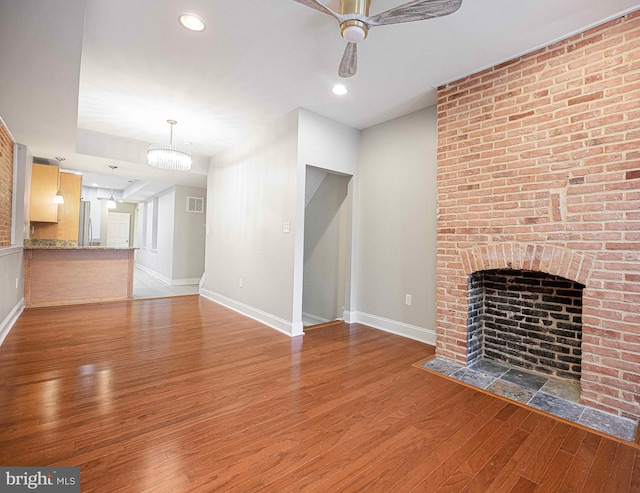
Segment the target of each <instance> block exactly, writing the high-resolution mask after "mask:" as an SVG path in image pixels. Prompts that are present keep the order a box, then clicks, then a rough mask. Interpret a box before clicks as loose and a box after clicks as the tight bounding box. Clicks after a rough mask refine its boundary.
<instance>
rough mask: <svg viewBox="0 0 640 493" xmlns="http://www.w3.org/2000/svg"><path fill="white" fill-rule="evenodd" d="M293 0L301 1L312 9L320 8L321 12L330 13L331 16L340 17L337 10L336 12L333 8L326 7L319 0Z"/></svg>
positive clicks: (295, 0)
mask: <svg viewBox="0 0 640 493" xmlns="http://www.w3.org/2000/svg"><path fill="white" fill-rule="evenodd" d="M293 1H294V2H298V3H301V4H302V5H306V6H307V7H310V8H312V9H315V10H318V11H319V12H322V13H323V14H327V15H330V16H331V17H334V18H336V19H337V18H338V14H337V13H336V12H334V11H333V10H331V9H330V8H328V7H325V6H324V5H322V4H321V3H320V2H318V1H317V0H293Z"/></svg>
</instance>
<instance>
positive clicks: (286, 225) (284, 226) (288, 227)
mask: <svg viewBox="0 0 640 493" xmlns="http://www.w3.org/2000/svg"><path fill="white" fill-rule="evenodd" d="M290 231H291V223H289V221H285V222H283V223H282V232H283V233H289V232H290Z"/></svg>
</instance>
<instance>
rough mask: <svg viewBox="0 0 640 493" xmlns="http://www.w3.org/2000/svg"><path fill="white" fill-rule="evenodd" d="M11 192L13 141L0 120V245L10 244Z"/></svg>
mask: <svg viewBox="0 0 640 493" xmlns="http://www.w3.org/2000/svg"><path fill="white" fill-rule="evenodd" d="M12 194H13V142H12V141H11V137H10V136H9V132H8V130H7V128H6V127H5V126H4V125H3V124H2V122H0V247H2V246H8V245H11V214H12V210H11V209H12V208H11V197H12Z"/></svg>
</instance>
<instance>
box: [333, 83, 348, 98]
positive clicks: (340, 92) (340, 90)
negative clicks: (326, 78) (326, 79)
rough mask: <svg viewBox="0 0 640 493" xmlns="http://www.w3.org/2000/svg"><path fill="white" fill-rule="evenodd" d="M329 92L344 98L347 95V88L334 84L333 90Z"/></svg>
mask: <svg viewBox="0 0 640 493" xmlns="http://www.w3.org/2000/svg"><path fill="white" fill-rule="evenodd" d="M331 91H332V92H333V94H336V95H337V96H344V95H345V94H347V88H346V87H344V86H343V85H342V84H336V85H335V86H333V89H331Z"/></svg>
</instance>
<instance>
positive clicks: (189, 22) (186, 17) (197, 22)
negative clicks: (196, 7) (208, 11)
mask: <svg viewBox="0 0 640 493" xmlns="http://www.w3.org/2000/svg"><path fill="white" fill-rule="evenodd" d="M178 20H179V21H180V24H182V25H183V26H184V27H186V28H187V29H189V30H190V31H197V32H198V31H204V28H205V27H206V26H205V24H204V21H203V20H202V19H201V18H200V17H198V16H197V15H195V14H180V17H178Z"/></svg>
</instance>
